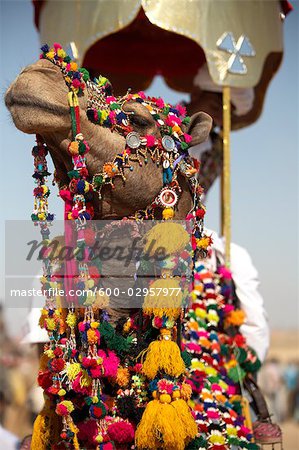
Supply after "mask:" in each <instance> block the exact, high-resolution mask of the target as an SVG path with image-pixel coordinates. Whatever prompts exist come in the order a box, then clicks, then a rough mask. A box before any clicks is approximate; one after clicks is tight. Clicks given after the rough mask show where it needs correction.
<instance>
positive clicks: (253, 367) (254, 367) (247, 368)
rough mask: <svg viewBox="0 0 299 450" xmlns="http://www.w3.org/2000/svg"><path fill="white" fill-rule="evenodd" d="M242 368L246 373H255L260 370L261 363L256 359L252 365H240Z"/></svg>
mask: <svg viewBox="0 0 299 450" xmlns="http://www.w3.org/2000/svg"><path fill="white" fill-rule="evenodd" d="M242 367H243V369H244V370H245V371H246V372H250V373H253V372H257V371H258V370H259V369H260V368H261V362H260V360H259V359H257V360H256V361H255V362H254V363H252V362H251V361H247V362H245V363H244V364H242Z"/></svg>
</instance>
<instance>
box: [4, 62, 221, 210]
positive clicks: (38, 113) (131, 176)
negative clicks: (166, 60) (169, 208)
mask: <svg viewBox="0 0 299 450" xmlns="http://www.w3.org/2000/svg"><path fill="white" fill-rule="evenodd" d="M68 92H69V89H68V86H67V85H66V82H65V78H64V76H63V75H62V72H61V68H60V67H58V66H57V65H55V64H53V63H52V62H51V61H49V60H47V59H40V60H39V61H38V62H36V63H34V64H32V65H30V66H28V67H26V68H25V69H24V70H23V71H22V72H21V73H20V75H19V76H18V77H17V78H16V80H15V81H14V82H13V83H12V84H11V86H10V87H9V89H8V90H7V93H6V96H5V103H6V106H7V108H8V109H9V111H10V113H11V116H12V119H13V122H14V124H15V125H16V127H17V128H18V129H19V130H21V131H23V132H24V133H29V134H39V135H40V136H41V137H42V138H43V140H44V141H45V143H46V144H47V146H48V148H49V151H50V154H51V157H52V159H53V162H54V165H55V169H56V179H57V181H58V184H59V185H60V186H64V185H68V183H69V181H70V180H69V178H68V175H67V173H68V172H69V171H70V170H72V167H73V163H72V157H71V155H70V154H69V152H68V147H69V144H70V142H71V140H72V127H71V116H70V108H69V104H68ZM79 107H80V109H79V110H80V122H81V132H82V134H83V136H84V139H85V140H86V141H87V142H88V144H89V147H90V151H89V153H88V154H87V156H86V159H87V160H86V164H87V168H88V171H89V175H90V177H93V176H94V175H95V174H97V173H98V172H99V171H100V170H101V168H102V167H103V165H104V164H105V163H107V162H109V161H112V160H113V159H114V158H115V156H116V155H117V154H118V153H121V152H122V151H123V150H124V149H125V147H126V140H125V137H124V136H123V135H121V134H120V133H117V132H115V130H114V131H113V130H111V129H109V128H106V127H105V126H102V125H101V124H100V125H98V124H95V123H93V122H92V121H91V120H89V118H88V116H87V107H88V92H87V90H86V89H85V90H84V91H83V92H82V95H80V96H79ZM123 112H124V113H127V114H128V120H129V122H130V123H129V125H130V127H131V129H132V131H134V132H136V133H138V134H139V135H140V136H149V135H151V136H154V137H155V138H159V137H161V130H160V128H159V125H158V123H157V118H154V117H153V114H151V113H150V111H149V109H148V108H146V107H145V106H144V104H141V103H140V102H138V101H135V100H134V96H133V97H132V98H130V99H129V100H128V101H126V102H125V103H124V104H123ZM211 122H212V121H211V118H210V116H208V115H207V114H205V113H202V112H201V113H197V114H195V115H193V116H192V117H191V120H190V123H189V124H187V125H186V126H185V129H184V131H185V132H186V133H188V134H189V135H191V136H192V145H196V144H198V143H200V142H203V141H204V140H205V139H206V138H207V136H208V134H209V131H210V128H211ZM131 169H133V170H132V171H130V172H129V173H128V174H127V175H126V181H125V183H124V181H123V180H122V179H120V178H118V179H116V180H115V188H114V189H111V187H110V186H104V188H103V189H102V200H101V201H99V200H98V198H97V195H96V194H95V195H94V200H93V203H94V206H95V218H102V217H105V218H106V217H107V218H108V217H109V218H113V217H115V218H119V217H124V216H126V215H129V214H132V213H134V212H135V211H137V210H139V209H143V208H145V207H146V206H147V205H148V204H150V203H151V201H152V200H153V199H154V198H155V196H156V195H157V194H158V193H159V192H160V190H161V188H162V187H163V178H162V172H163V170H162V168H161V167H157V164H156V163H155V162H153V161H152V160H149V162H148V163H147V164H142V166H141V165H139V164H138V162H134V163H132V168H131ZM182 189H183V193H182V196H181V199H180V201H179V207H178V214H177V215H176V217H177V218H183V217H184V216H185V214H186V212H187V211H188V210H189V209H190V205H191V195H190V194H189V191H188V187H187V183H186V182H185V181H184V180H183V181H182Z"/></svg>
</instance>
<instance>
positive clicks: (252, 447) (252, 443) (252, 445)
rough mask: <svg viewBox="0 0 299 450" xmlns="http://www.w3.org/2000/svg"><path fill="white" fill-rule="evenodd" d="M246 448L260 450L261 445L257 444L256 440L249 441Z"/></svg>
mask: <svg viewBox="0 0 299 450" xmlns="http://www.w3.org/2000/svg"><path fill="white" fill-rule="evenodd" d="M246 448H248V450H260V446H259V445H257V444H255V443H254V442H249V443H248V444H247V445H246Z"/></svg>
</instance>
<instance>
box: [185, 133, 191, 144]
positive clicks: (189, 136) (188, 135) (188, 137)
mask: <svg viewBox="0 0 299 450" xmlns="http://www.w3.org/2000/svg"><path fill="white" fill-rule="evenodd" d="M184 138H185V142H187V144H190V142H191V141H192V136H191V135H190V134H187V133H184Z"/></svg>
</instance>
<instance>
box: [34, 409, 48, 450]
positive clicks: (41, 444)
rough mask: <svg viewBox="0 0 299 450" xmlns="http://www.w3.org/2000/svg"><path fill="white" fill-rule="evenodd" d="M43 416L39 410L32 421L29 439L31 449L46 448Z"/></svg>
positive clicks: (39, 449) (42, 449) (44, 449)
mask: <svg viewBox="0 0 299 450" xmlns="http://www.w3.org/2000/svg"><path fill="white" fill-rule="evenodd" d="M46 433H47V430H46V426H45V416H44V414H43V412H41V413H40V414H39V415H38V416H37V418H36V419H35V421H34V425H33V433H32V440H31V447H30V448H31V450H46V449H47V446H48V442H47V436H46Z"/></svg>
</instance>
